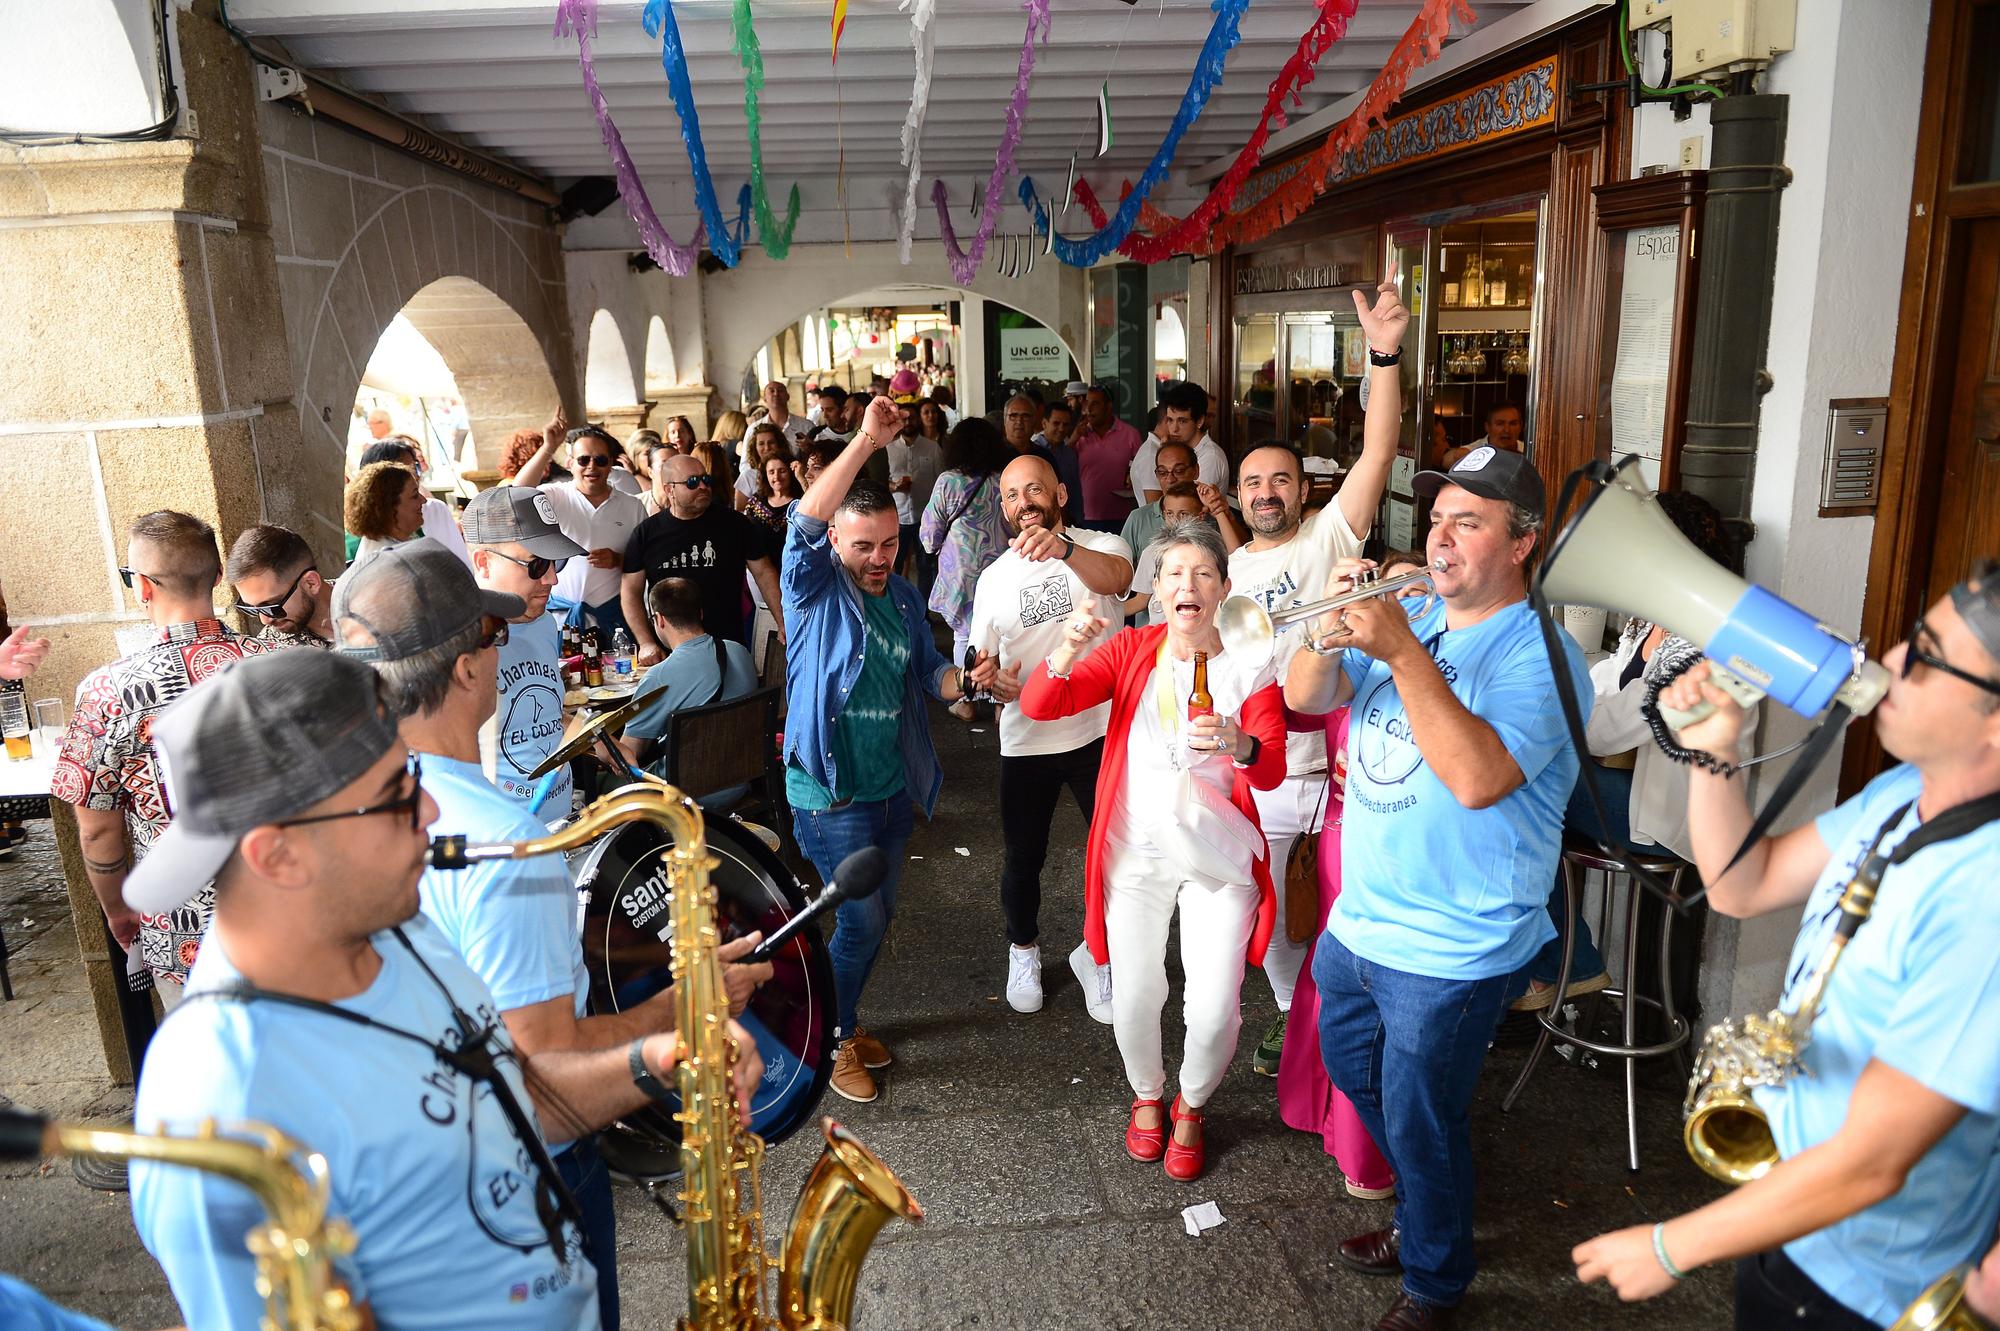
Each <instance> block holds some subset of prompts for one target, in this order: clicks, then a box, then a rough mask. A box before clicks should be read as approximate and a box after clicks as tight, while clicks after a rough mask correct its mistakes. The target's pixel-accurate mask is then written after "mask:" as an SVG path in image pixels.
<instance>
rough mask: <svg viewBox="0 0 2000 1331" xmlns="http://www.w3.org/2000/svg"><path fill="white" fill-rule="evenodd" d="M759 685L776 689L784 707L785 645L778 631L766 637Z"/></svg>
mask: <svg viewBox="0 0 2000 1331" xmlns="http://www.w3.org/2000/svg"><path fill="white" fill-rule="evenodd" d="M757 683H758V684H759V685H760V686H762V687H764V688H767V689H776V690H777V691H778V704H779V706H783V705H784V701H785V644H784V643H783V642H782V641H780V639H779V638H778V631H777V630H776V629H772V630H771V631H770V632H769V633H766V634H765V635H764V642H763V652H762V656H761V659H760V660H759V662H758V665H757Z"/></svg>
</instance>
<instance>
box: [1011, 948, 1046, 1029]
mask: <svg viewBox="0 0 2000 1331" xmlns="http://www.w3.org/2000/svg"><path fill="white" fill-rule="evenodd" d="M1007 1006H1008V1007H1011V1008H1013V1009H1014V1010H1015V1011H1016V1012H1040V1011H1041V1010H1042V949H1041V945H1040V944H1036V945H1034V946H1032V947H1013V946H1011V945H1010V946H1009V947H1008V949H1007Z"/></svg>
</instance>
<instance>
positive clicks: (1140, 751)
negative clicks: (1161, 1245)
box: [1020, 522, 1285, 1180]
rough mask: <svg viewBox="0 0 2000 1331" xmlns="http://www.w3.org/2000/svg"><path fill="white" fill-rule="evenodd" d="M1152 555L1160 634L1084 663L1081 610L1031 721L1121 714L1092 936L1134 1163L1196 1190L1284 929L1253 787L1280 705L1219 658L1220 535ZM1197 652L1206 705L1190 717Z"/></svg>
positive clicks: (1223, 593)
mask: <svg viewBox="0 0 2000 1331" xmlns="http://www.w3.org/2000/svg"><path fill="white" fill-rule="evenodd" d="M1147 553H1148V556H1149V557H1156V558H1154V567H1155V568H1156V570H1157V571H1156V573H1155V574H1154V578H1153V590H1154V592H1155V594H1157V595H1158V597H1159V598H1160V604H1161V606H1162V607H1163V608H1164V610H1165V616H1164V620H1163V622H1161V623H1158V624H1153V625H1150V626H1148V627H1146V628H1139V629H1125V630H1124V631H1122V632H1120V633H1118V634H1116V635H1115V636H1114V637H1112V638H1111V640H1110V641H1108V642H1106V643H1105V644H1104V645H1103V646H1101V647H1099V648H1097V649H1096V650H1095V651H1093V652H1091V653H1090V654H1089V655H1088V656H1084V657H1082V659H1081V660H1079V659H1078V654H1079V653H1080V652H1081V651H1082V649H1083V647H1084V645H1085V644H1086V643H1088V642H1090V641H1091V640H1092V639H1094V638H1096V637H1097V635H1099V634H1100V633H1103V632H1104V631H1105V629H1106V627H1108V625H1107V623H1106V621H1105V620H1103V619H1101V618H1098V617H1096V616H1092V615H1090V614H1089V613H1088V612H1087V611H1086V612H1080V613H1078V614H1077V615H1075V616H1073V617H1072V618H1071V620H1070V622H1069V624H1068V627H1067V630H1066V632H1065V634H1064V637H1063V641H1062V642H1061V644H1060V645H1058V646H1057V648H1056V650H1055V651H1054V652H1053V653H1052V654H1051V655H1050V657H1049V659H1048V660H1047V661H1046V662H1045V663H1043V664H1042V665H1039V666H1037V667H1036V668H1035V672H1034V674H1033V675H1032V676H1030V677H1029V679H1028V681H1027V683H1026V685H1025V686H1024V687H1023V689H1022V693H1021V700H1020V701H1021V708H1022V710H1023V712H1025V713H1026V714H1027V715H1028V716H1029V717H1031V718H1032V719H1035V720H1038V721H1052V720H1055V719H1057V718H1059V717H1064V716H1069V715H1072V714H1074V713H1076V712H1081V711H1087V710H1088V709H1090V708H1092V707H1095V706H1098V705H1099V704H1101V703H1103V702H1105V701H1106V700H1109V701H1110V703H1111V722H1110V727H1109V730H1108V732H1107V733H1106V735H1105V740H1104V766H1103V768H1102V770H1101V771H1100V773H1099V775H1098V781H1097V797H1096V803H1095V808H1094V810H1093V813H1092V815H1091V821H1090V843H1089V847H1088V849H1087V851H1086V853H1085V857H1084V892H1085V910H1084V941H1085V943H1086V944H1087V945H1088V946H1089V948H1090V950H1091V954H1092V956H1093V957H1094V958H1095V959H1096V961H1097V963H1098V964H1099V965H1102V964H1104V963H1105V962H1107V961H1108V962H1110V964H1111V969H1112V973H1113V974H1114V975H1116V976H1117V977H1118V983H1117V984H1116V985H1115V986H1114V987H1113V990H1112V999H1111V1026H1112V1030H1113V1032H1114V1033H1115V1034H1116V1035H1117V1037H1118V1051H1119V1053H1120V1054H1121V1055H1123V1057H1124V1060H1125V1076H1126V1079H1127V1080H1128V1081H1129V1082H1130V1083H1131V1085H1132V1094H1133V1096H1134V1099H1133V1102H1132V1118H1131V1122H1130V1123H1129V1124H1128V1126H1127V1127H1126V1130H1125V1149H1126V1152H1127V1153H1128V1154H1129V1155H1131V1157H1132V1158H1133V1159H1135V1160H1141V1161H1152V1160H1159V1159H1162V1158H1163V1157H1164V1159H1165V1168H1166V1172H1167V1173H1168V1174H1169V1175H1171V1176H1172V1177H1174V1178H1177V1179H1182V1180H1187V1179H1192V1178H1195V1177H1197V1176H1199V1175H1200V1173H1201V1169H1202V1163H1203V1159H1204V1149H1203V1142H1202V1113H1201V1110H1202V1107H1203V1106H1204V1105H1206V1104H1207V1103H1208V1099H1209V1097H1210V1096H1211V1095H1213V1094H1214V1092H1215V1088H1216V1087H1217V1086H1218V1085H1220V1084H1221V1082H1222V1074H1223V1073H1224V1072H1225V1071H1227V1069H1228V1067H1229V1060H1230V1058H1231V1057H1232V1056H1233V1055H1234V1054H1235V1052H1236V1036H1237V1032H1238V1030H1239V1028H1240V1027H1241V1026H1242V1017H1241V1015H1240V1012H1239V1010H1238V1002H1237V996H1238V992H1239V991H1240V989H1241V988H1242V984H1243V965H1244V959H1245V956H1246V955H1247V956H1248V957H1249V958H1250V959H1251V960H1253V961H1261V959H1262V957H1263V954H1264V945H1265V943H1266V942H1267V941H1268V940H1269V939H1270V936H1271V925H1272V922H1273V920H1274V919H1275V918H1276V910H1275V902H1276V899H1275V897H1274V896H1273V894H1272V890H1271V875H1270V865H1269V857H1268V853H1267V851H1266V848H1265V845H1264V836H1263V833H1262V832H1261V831H1259V830H1258V827H1257V808H1256V805H1255V804H1254V803H1253V802H1252V800H1251V797H1250V791H1251V788H1252V787H1253V786H1254V787H1256V788H1258V789H1263V790H1268V789H1270V788H1271V787H1273V786H1275V785H1277V784H1278V783H1279V782H1280V781H1282V780H1283V779H1284V776H1285V719H1284V703H1283V700H1282V698H1281V697H1280V695H1279V693H1278V689H1277V687H1276V686H1275V685H1274V684H1272V683H1271V681H1270V676H1269V671H1268V669H1267V668H1266V667H1265V665H1264V663H1262V662H1257V663H1254V664H1251V663H1247V662H1240V661H1236V660H1232V659H1231V658H1230V657H1229V656H1228V655H1227V654H1225V653H1224V652H1223V649H1222V640H1221V638H1220V637H1219V636H1218V635H1217V633H1216V629H1215V615H1216V611H1217V610H1218V609H1219V608H1220V607H1221V605H1222V602H1223V600H1224V599H1225V598H1227V597H1228V595H1229V578H1228V575H1227V571H1226V570H1227V568H1228V554H1227V552H1226V551H1225V550H1224V549H1223V546H1222V540H1221V538H1220V537H1219V536H1218V535H1217V534H1216V533H1215V530H1214V529H1213V528H1212V527H1210V526H1208V525H1207V524H1205V523H1199V522H1195V523H1186V524H1183V525H1178V526H1175V527H1172V528H1169V529H1167V530H1166V531H1164V532H1162V533H1161V534H1160V535H1159V537H1158V538H1156V539H1155V540H1154V542H1153V544H1152V546H1151V547H1150V548H1149V550H1148V552H1147ZM1197 653H1201V654H1203V655H1204V656H1205V658H1206V661H1207V677H1208V691H1209V694H1210V696H1211V699H1212V703H1213V710H1212V711H1211V712H1210V713H1209V714H1207V715H1199V716H1192V717H1191V716H1190V715H1189V706H1188V697H1189V694H1190V692H1191V691H1192V689H1193V684H1194V672H1195V656H1196V654H1197ZM1072 666H1073V667H1074V670H1073V671H1072ZM1176 909H1178V910H1179V911H1180V913H1181V969H1182V971H1183V972H1184V974H1185V975H1186V985H1187V987H1186V992H1185V993H1184V994H1183V995H1182V1002H1183V1010H1184V1012H1185V1015H1186V1019H1187V1045H1186V1049H1185V1052H1184V1053H1183V1055H1182V1059H1181V1069H1180V1095H1179V1096H1178V1097H1177V1098H1176V1100H1175V1101H1174V1105H1173V1109H1172V1113H1171V1117H1172V1119H1173V1133H1172V1141H1171V1142H1168V1141H1167V1133H1166V1119H1167V1117H1168V1115H1167V1113H1166V1112H1164V1107H1163V1105H1162V1097H1163V1096H1164V1094H1165V1091H1166V1081H1167V1074H1166V1066H1165V1063H1164V1062H1163V1059H1162V1055H1161V1050H1160V1012H1161V1010H1162V1009H1163V1008H1164V1007H1165V1006H1166V1001H1167V957H1166V954H1167V931H1168V928H1169V927H1170V926H1171V925H1172V923H1173V917H1174V911H1175V910H1176Z"/></svg>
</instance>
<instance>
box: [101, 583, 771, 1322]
mask: <svg viewBox="0 0 2000 1331" xmlns="http://www.w3.org/2000/svg"><path fill="white" fill-rule="evenodd" d="M472 608H473V610H474V611H475V612H477V611H478V610H479V606H478V605H477V603H475V604H474V606H473V607H472ZM479 622H480V626H481V627H480V633H481V635H482V636H491V635H495V634H497V633H498V632H499V631H500V630H501V628H502V627H503V626H504V623H505V618H504V616H495V615H490V614H489V615H482V616H481V618H480V621H479ZM253 665H254V666H255V668H254V669H250V668H232V669H230V670H228V671H226V672H224V673H223V674H221V675H218V676H217V677H215V678H214V679H213V680H211V681H210V683H209V684H208V685H206V686H204V687H203V688H202V689H200V690H197V691H195V692H194V693H191V694H189V695H188V697H187V698H185V699H183V700H182V701H180V702H178V703H176V704H175V705H174V706H172V707H170V708H169V709H167V710H166V711H165V712H164V713H163V714H162V715H161V717H160V719H159V721H158V724H157V725H156V727H155V729H154V739H155V743H156V745H157V746H158V749H159V752H160V753H161V754H162V755H163V758H164V760H165V762H166V765H167V767H168V769H169V771H170V773H171V775H170V786H169V788H170V789H171V790H172V791H173V796H174V804H175V810H176V818H175V824H174V827H173V829H172V830H171V832H170V833H169V834H167V835H163V836H162V838H161V839H160V841H159V842H158V843H156V845H155V846H154V850H153V854H152V855H150V856H148V858H147V860H146V862H145V863H144V864H142V865H141V867H140V869H139V871H136V872H134V873H133V875H132V876H131V877H130V878H129V879H127V881H126V884H125V894H126V900H127V902H128V904H130V905H131V906H132V907H133V908H134V909H136V910H145V911H158V910H166V909H170V908H172V907H173V906H174V905H176V904H178V903H179V901H180V900H181V899H182V897H184V896H185V895H186V894H188V893H189V892H190V891H191V886H190V885H199V884H201V883H204V882H206V881H208V880H209V879H210V878H211V877H212V878H213V879H214V880H215V897H216V910H215V920H214V923H213V925H212V926H211V928H210V930H209V933H208V937H207V939H206V940H205V943H204V946H203V948H202V952H201V956H200V958H199V959H198V961H197V963H196V965H195V969H194V971H193V973H192V974H191V976H190V979H189V984H188V993H187V1001H186V1002H185V1003H184V1004H183V1006H182V1008H181V1009H180V1010H179V1011H178V1012H177V1014H176V1016H175V1018H174V1020H172V1021H169V1022H166V1023H164V1024H163V1025H162V1027H161V1029H160V1033H159V1035H158V1037H156V1039H155V1042H154V1045H153V1050H154V1053H153V1056H152V1057H150V1058H149V1059H148V1060H147V1064H146V1068H145V1071H144V1073H143V1075H142V1076H141V1079H140V1084H139V1095H138V1104H137V1110H136V1115H135V1117H136V1119H137V1122H138V1126H139V1128H140V1130H141V1131H147V1132H153V1131H161V1130H169V1131H174V1132H177V1133H186V1132H189V1131H193V1130H195V1129H196V1128H197V1127H198V1126H199V1124H201V1123H202V1122H203V1121H204V1120H207V1119H214V1120H216V1121H217V1122H218V1123H220V1124H222V1125H224V1126H225V1127H226V1126H227V1125H228V1124H230V1123H236V1122H243V1121H245V1120H257V1121H260V1122H263V1123H268V1124H270V1125H272V1126H273V1127H275V1128H277V1129H279V1130H280V1131H282V1132H284V1133H286V1134H287V1135H289V1136H291V1137H294V1138H296V1139H297V1140H299V1141H302V1142H306V1143H310V1144H311V1145H312V1146H313V1147H315V1148H317V1149H318V1150H319V1151H320V1152H322V1153H323V1154H324V1155H325V1157H326V1159H327V1161H328V1164H329V1167H330V1172H331V1177H332V1181H333V1199H332V1211H333V1213H334V1214H336V1215H337V1216H340V1217H342V1218H344V1219H345V1220H346V1221H347V1222H348V1223H349V1224H350V1225H351V1226H352V1228H353V1230H354V1233H355V1235H356V1237H357V1240H358V1246H357V1251H356V1252H355V1255H354V1256H353V1257H351V1258H349V1259H346V1260H345V1261H343V1262H342V1263H341V1264H340V1268H339V1273H340V1276H341V1278H342V1279H343V1280H344V1281H345V1283H346V1284H347V1286H348V1288H349V1289H350V1291H351V1292H352V1294H353V1296H354V1298H355V1299H356V1300H357V1302H358V1303H359V1304H360V1305H361V1306H362V1310H363V1315H364V1317H367V1318H370V1319H372V1321H373V1323H375V1324H379V1325H382V1326H422V1327H429V1328H446V1327H450V1328H464V1329H465V1331H474V1329H475V1328H476V1329H477V1331H490V1329H492V1328H508V1327H522V1328H525V1327H537V1328H541V1327H562V1328H572V1327H573V1328H578V1329H579V1331H588V1329H589V1328H595V1327H597V1326H598V1309H597V1295H596V1283H597V1282H596V1273H595V1272H594V1270H593V1269H592V1267H591V1265H590V1263H589V1261H588V1260H587V1259H586V1258H585V1257H584V1256H583V1253H582V1238H581V1234H580V1232H579V1227H578V1217H579V1214H580V1213H579V1211H578V1208H577V1205H576V1202H575V1200H574V1198H573V1197H572V1196H571V1195H570V1194H569V1191H568V1189H567V1188H566V1187H564V1186H563V1184H562V1182H561V1178H560V1176H559V1174H558V1172H557V1170H556V1167H555V1165H554V1163H553V1162H552V1161H551V1159H550V1157H549V1150H548V1145H547V1142H549V1141H557V1142H560V1141H567V1140H570V1139H573V1138H575V1137H576V1136H578V1135H579V1134H582V1133H585V1132H589V1131H591V1130H593V1129H595V1128H597V1127H600V1126H602V1125H603V1124H605V1123H607V1122H610V1121H611V1120H612V1119H614V1118H617V1117H619V1116H620V1115H623V1114H629V1113H631V1112H632V1111H633V1110H635V1109H637V1108H638V1107H640V1106H641V1105H643V1104H645V1103H647V1102H648V1098H649V1096H652V1095H655V1094H658V1093H660V1084H661V1083H662V1082H663V1081H667V1080H671V1075H672V1068H673V1066H674V1064H675V1062H676V1058H677V1051H678V1048H679V1045H678V1041H677V1037H676V1036H675V1035H673V1034H671V1033H652V1034H648V1035H646V1036H644V1037H643V1038H640V1039H636V1040H633V1041H632V1042H631V1043H630V1044H629V1045H627V1046H624V1047H616V1048H610V1049H596V1050H572V1049H548V1050H544V1051H541V1052H537V1053H535V1054H533V1055H531V1056H530V1055H524V1054H522V1053H520V1052H518V1051H517V1050H516V1049H515V1047H514V1045H513V1043H512V1041H511V1039H510V1038H509V1036H508V1032H507V1028H506V1026H505V1025H504V1024H503V1023H502V1021H501V1019H500V1013H499V1005H498V1003H497V1002H496V1000H495V999H494V996H493V994H492V991H491V990H490V989H489V988H488V987H487V985H486V984H485V983H484V982H483V981H482V980H481V979H480V978H479V977H478V975H476V974H475V973H474V972H473V970H472V969H471V968H470V967H469V966H468V965H467V963H466V962H465V960H464V959H463V958H462V957H460V955H459V954H458V953H457V952H456V951H455V950H454V949H453V948H452V947H451V945H450V944H449V943H448V942H447V941H446V940H445V938H444V936H443V934H442V932H441V931H440V930H439V929H438V928H437V927H436V926H435V925H433V924H432V923H431V922H430V921H429V920H427V919H426V918H424V917H423V916H422V915H420V914H419V913H418V906H419V896H418V887H417V883H418V879H419V877H420V875H421V873H422V871H423V867H424V864H425V859H426V852H427V849H428V845H429V843H428V840H427V838H426V836H425V828H426V826H427V825H428V824H429V823H430V822H431V821H432V820H433V819H434V818H435V817H436V816H437V806H436V804H435V803H434V802H433V801H432V799H431V798H430V796H429V795H428V794H427V793H426V792H425V790H424V787H423V784H422V780H423V774H422V770H421V767H420V765H419V763H418V761H416V760H414V759H413V756H412V755H411V753H410V752H409V750H408V749H407V748H406V746H405V745H404V743H403V741H402V739H401V738H400V737H399V736H398V734H397V730H396V718H395V716H394V715H393V714H392V712H391V710H390V708H389V707H388V705H387V703H386V702H385V700H384V697H383V694H382V690H381V687H380V685H379V684H378V682H377V680H376V677H375V675H374V674H373V673H372V672H371V671H370V670H369V668H368V667H367V666H365V665H363V664H361V663H360V662H358V661H355V660H353V659H351V658H349V657H345V656H341V655H339V654H336V653H332V652H282V653H277V654H273V655H270V656H266V657H260V658H256V659H255V660H254V661H245V662H244V663H243V666H245V667H249V666H253ZM735 1038H736V1039H737V1041H738V1048H739V1051H740V1052H739V1055H738V1058H737V1061H736V1063H735V1068H734V1072H735V1083H734V1084H735V1090H736V1092H737V1098H738V1103H739V1110H740V1111H742V1112H743V1113H744V1114H745V1116H746V1117H747V1108H748V1095H749V1091H750V1088H751V1087H752V1086H754V1085H755V1082H756V1079H757V1077H758V1076H760V1075H761V1072H762V1068H761V1065H760V1063H759V1061H758V1059H757V1056H756V1053H755V1048H754V1046H753V1045H752V1044H751V1043H750V1041H749V1040H748V1039H747V1038H746V1037H743V1036H742V1035H741V1034H740V1033H737V1034H736V1037H735ZM132 1210H133V1218H134V1221H135V1223H136V1224H137V1227H138V1230H139V1234H140V1237H141V1238H142V1239H143V1240H144V1241H145V1243H146V1246H147V1248H148V1249H150V1250H151V1251H152V1253H153V1255H154V1256H155V1257H156V1258H158V1259H159V1262H160V1264H161V1266H162V1267H163V1268H164V1269H165V1271H166V1274H167V1278H168V1281H169V1282H170V1283H171V1285H172V1286H173V1290H174V1295H175V1297H176V1299H178V1300H179V1303H180V1306H181V1311H182V1312H183V1314H184V1315H185V1316H186V1318H187V1321H188V1324H189V1325H190V1326H196V1327H201V1328H203V1331H210V1329H211V1328H228V1329H230V1331H236V1329H238V1328H240V1329H241V1331H253V1329H254V1328H256V1327H257V1326H258V1322H259V1319H260V1317H261V1316H262V1315H263V1312H264V1301H263V1299H262V1298H261V1297H260V1296H259V1295H258V1293H257V1290H256V1286H255V1274H256V1273H255V1270H254V1267H253V1262H252V1259H251V1257H250V1255H249V1254H248V1253H247V1252H246V1250H245V1248H244V1245H243V1236H244V1234H246V1233H247V1232H249V1231H250V1230H251V1229H252V1228H253V1226H254V1225H255V1224H256V1223H257V1221H258V1218H259V1212H258V1207H257V1204H256V1202H255V1201H254V1200H253V1199H252V1197H251V1195H250V1194H249V1193H248V1192H247V1191H245V1190H244V1189H242V1188H241V1187H239V1186H237V1185H235V1184H231V1183H227V1182H224V1181H221V1180H219V1179H216V1178H213V1177H211V1176H209V1175H206V1174H200V1173H195V1172H193V1171H189V1170H185V1169H178V1168H170V1167H164V1166H159V1165H152V1164H137V1165H135V1166H134V1167H133V1169H132Z"/></svg>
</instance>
